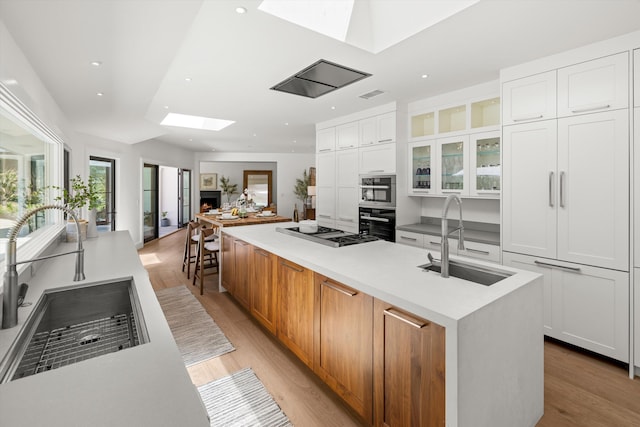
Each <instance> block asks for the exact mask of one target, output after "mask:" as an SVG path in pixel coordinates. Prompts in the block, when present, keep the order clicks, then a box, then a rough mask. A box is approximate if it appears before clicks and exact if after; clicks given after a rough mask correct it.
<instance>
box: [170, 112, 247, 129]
mask: <svg viewBox="0 0 640 427" xmlns="http://www.w3.org/2000/svg"><path fill="white" fill-rule="evenodd" d="M233 123H235V121H233V120H222V119H212V118H210V117H200V116H190V115H188V114H177V113H169V114H167V116H166V117H165V118H164V120H162V122H161V123H160V124H161V125H165V126H178V127H183V128H190V129H201V130H215V131H219V130H222V129H224V128H226V127H227V126H229V125H232V124H233Z"/></svg>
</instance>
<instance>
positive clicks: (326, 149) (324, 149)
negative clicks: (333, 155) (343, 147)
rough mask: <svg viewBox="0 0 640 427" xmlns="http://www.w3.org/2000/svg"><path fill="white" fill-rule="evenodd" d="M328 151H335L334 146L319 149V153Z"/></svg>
mask: <svg viewBox="0 0 640 427" xmlns="http://www.w3.org/2000/svg"><path fill="white" fill-rule="evenodd" d="M327 151H333V148H323V149H322V150H318V152H319V153H326V152H327Z"/></svg>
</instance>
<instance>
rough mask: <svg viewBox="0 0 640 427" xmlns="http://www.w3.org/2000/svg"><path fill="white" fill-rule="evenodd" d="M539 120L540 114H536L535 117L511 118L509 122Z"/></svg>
mask: <svg viewBox="0 0 640 427" xmlns="http://www.w3.org/2000/svg"><path fill="white" fill-rule="evenodd" d="M541 118H542V114H538V115H536V116H523V117H512V118H511V120H513V121H514V122H524V121H525V120H535V119H541Z"/></svg>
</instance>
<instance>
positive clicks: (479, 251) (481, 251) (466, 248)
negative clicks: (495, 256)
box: [464, 247, 491, 255]
mask: <svg viewBox="0 0 640 427" xmlns="http://www.w3.org/2000/svg"><path fill="white" fill-rule="evenodd" d="M464 249H465V250H466V251H469V252H474V253H477V254H482V255H491V253H490V252H489V251H483V250H481V249H473V248H470V247H465V248H464Z"/></svg>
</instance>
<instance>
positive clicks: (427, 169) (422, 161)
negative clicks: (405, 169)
mask: <svg viewBox="0 0 640 427" xmlns="http://www.w3.org/2000/svg"><path fill="white" fill-rule="evenodd" d="M409 150H410V151H409V152H410V155H411V168H410V170H409V173H410V174H411V176H410V178H409V183H410V184H409V185H411V188H410V189H409V191H410V192H413V193H427V194H429V193H433V192H434V191H435V189H436V186H435V184H434V180H433V177H435V173H432V172H433V170H432V169H433V159H435V145H434V141H429V142H419V143H412V144H411V145H410V149H409Z"/></svg>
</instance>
